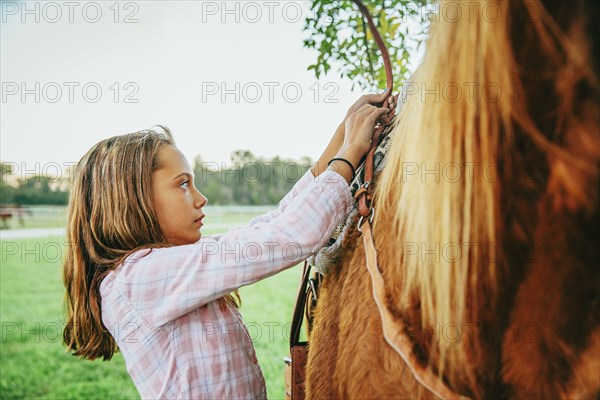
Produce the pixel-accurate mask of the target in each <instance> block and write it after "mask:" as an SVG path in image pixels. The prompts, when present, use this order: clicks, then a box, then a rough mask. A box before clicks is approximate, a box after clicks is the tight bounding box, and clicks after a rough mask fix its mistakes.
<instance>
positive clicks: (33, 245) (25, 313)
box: [0, 221, 300, 399]
mask: <svg viewBox="0 0 600 400" xmlns="http://www.w3.org/2000/svg"><path fill="white" fill-rule="evenodd" d="M242 222H243V221H242ZM210 233H211V232H210V231H208V230H207V231H206V232H205V234H210ZM63 242H64V239H63V238H60V237H56V238H45V239H27V240H11V241H3V242H2V243H1V246H2V251H1V255H0V258H1V260H0V261H1V263H0V265H1V267H0V319H1V321H2V335H1V342H0V398H2V399H30V398H40V399H113V398H114V399H117V398H118V399H136V398H139V395H138V393H137V391H136V389H135V387H134V385H133V383H132V382H131V379H130V377H129V375H128V373H127V371H126V368H125V363H124V361H123V358H122V356H121V354H120V353H117V354H116V355H115V357H114V358H113V359H112V360H111V361H109V362H103V361H94V362H90V361H87V360H81V359H78V358H76V357H73V356H71V355H69V354H68V353H66V352H65V351H64V345H63V344H62V336H61V334H62V328H63V326H64V317H63V311H62V310H63V308H62V307H63V303H62V302H63V294H64V289H63V286H62V282H61V277H60V272H61V271H60V269H61V257H60V256H61V254H59V253H60V251H63V252H64V247H63ZM59 249H61V250H59ZM299 275H300V270H299V268H298V267H295V268H292V269H290V270H287V271H284V272H282V273H280V274H278V275H276V276H274V277H271V278H269V279H266V280H264V281H261V282H258V283H256V284H254V285H251V286H248V287H245V288H242V289H241V291H240V293H241V296H242V314H243V315H244V322H245V323H246V325H247V327H248V329H249V332H250V335H251V336H252V338H253V340H254V344H255V347H256V352H257V357H258V359H259V363H260V365H261V367H262V369H263V373H264V375H265V380H266V382H267V391H268V396H269V398H270V399H279V398H283V397H284V396H283V393H284V383H283V357H284V356H286V355H287V354H288V347H287V338H286V337H285V334H286V333H287V332H288V329H289V328H288V325H286V324H288V323H289V321H290V319H291V313H292V307H293V303H294V300H295V293H296V289H297V284H298V280H299ZM286 328H287V329H286Z"/></svg>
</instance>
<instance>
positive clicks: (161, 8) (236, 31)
mask: <svg viewBox="0 0 600 400" xmlns="http://www.w3.org/2000/svg"><path fill="white" fill-rule="evenodd" d="M0 6H1V12H2V14H1V20H0V21H1V25H0V81H1V82H2V93H1V94H2V99H1V103H0V107H1V110H0V160H1V161H2V162H8V163H12V165H13V168H15V169H16V172H19V171H21V172H27V171H29V173H31V171H38V172H41V173H44V172H46V173H50V174H51V173H52V172H53V171H55V170H56V169H57V168H58V167H59V166H60V167H66V166H69V165H73V164H74V163H76V162H77V161H78V160H79V159H80V158H81V156H83V154H84V153H85V152H86V151H87V150H88V149H89V148H90V147H91V146H92V145H93V144H95V143H96V142H98V141H100V140H102V139H105V138H107V137H110V136H113V135H117V134H124V133H128V132H133V131H137V130H141V129H145V128H150V127H152V126H153V125H156V124H163V125H166V126H167V127H169V128H170V129H171V131H172V132H173V134H174V136H175V141H176V143H177V146H178V147H179V148H180V149H181V151H182V152H183V153H184V154H185V156H186V157H187V158H188V160H189V161H190V162H192V160H193V159H194V157H196V156H197V155H201V156H202V158H203V160H204V161H205V162H214V163H217V164H221V163H225V162H227V161H229V159H230V155H231V153H232V152H233V151H235V150H239V149H244V150H250V151H251V152H252V153H254V154H255V155H257V156H261V157H269V158H271V157H274V156H276V155H278V156H280V157H284V158H293V159H299V158H301V157H304V156H307V157H310V158H311V159H313V160H316V159H317V158H318V157H319V155H320V154H321V152H322V151H323V149H324V148H325V147H326V145H327V143H328V142H329V139H330V138H331V136H332V135H333V133H334V131H335V129H336V127H337V126H338V125H339V124H340V123H341V122H342V121H343V117H344V115H345V114H346V111H347V110H348V108H349V107H350V106H351V105H352V103H354V101H356V100H357V99H358V98H359V97H360V96H361V95H362V94H364V93H362V92H360V89H358V88H357V89H356V91H355V92H352V91H351V90H350V87H351V83H350V82H349V81H348V80H347V79H345V80H344V79H341V78H340V77H339V73H337V72H336V71H330V72H329V73H328V74H327V75H326V76H325V77H323V76H322V77H321V79H320V80H317V79H316V78H315V76H314V73H313V72H312V71H308V70H307V67H308V66H309V65H310V64H312V63H314V61H315V60H316V57H317V54H316V52H315V51H314V50H311V49H306V48H304V47H303V45H302V42H303V39H305V38H307V33H305V32H303V31H302V29H303V27H304V20H305V18H306V17H307V16H308V15H310V14H309V13H310V9H309V2H308V1H302V0H301V1H227V2H224V1H154V0H153V1H135V2H127V1H123V2H115V1H96V2H79V1H72V2H68V1H65V2H61V1H57V2H42V1H28V2H15V1H2V2H0Z"/></svg>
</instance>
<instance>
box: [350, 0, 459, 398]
mask: <svg viewBox="0 0 600 400" xmlns="http://www.w3.org/2000/svg"><path fill="white" fill-rule="evenodd" d="M352 1H353V2H354V3H355V4H356V5H357V6H358V8H359V9H360V11H361V12H362V14H363V16H364V17H365V18H366V20H367V22H368V24H369V28H370V30H371V33H372V34H373V38H374V39H375V42H376V43H377V46H378V47H379V49H380V51H381V54H382V56H383V62H384V65H385V73H386V79H387V90H386V92H385V93H386V97H385V100H384V102H383V105H384V107H389V100H390V95H391V93H392V90H393V85H394V81H393V76H392V65H391V62H390V56H389V53H388V50H387V48H386V46H385V44H384V42H383V40H382V39H381V35H380V34H379V31H378V30H377V27H376V26H375V24H374V23H373V19H372V18H371V15H370V13H369V10H368V8H367V7H366V6H365V5H364V4H363V3H362V1H361V0H352ZM394 111H395V110H392V111H391V112H390V113H389V114H387V115H385V116H383V117H381V118H380V119H379V120H378V123H377V125H376V126H375V129H374V131H373V138H372V140H371V147H370V149H369V151H368V153H367V155H366V159H365V175H364V183H363V184H362V186H361V187H360V188H359V189H358V190H357V191H356V192H355V194H354V198H355V200H357V202H358V211H359V214H360V218H359V220H358V231H359V232H360V233H361V234H362V238H363V243H364V246H365V256H366V262H367V269H368V271H369V275H370V276H371V283H372V287H373V299H374V300H375V303H376V304H377V308H378V310H379V314H380V316H381V323H382V328H383V336H384V338H385V340H386V342H387V343H388V344H389V345H390V346H391V347H392V348H393V349H394V350H395V351H396V353H398V354H399V355H400V357H402V360H403V361H404V362H405V363H406V365H407V366H408V368H409V369H410V371H411V373H412V375H413V377H414V378H415V380H416V381H417V382H419V383H420V384H421V385H422V386H423V387H424V388H425V389H427V390H428V391H430V392H431V393H433V394H434V395H436V396H437V397H439V398H441V399H466V398H465V397H463V396H461V395H459V394H458V393H456V392H454V391H453V390H452V389H450V388H449V387H448V386H447V385H446V384H445V383H444V381H443V380H442V379H441V378H440V377H438V376H437V375H436V374H435V372H434V371H433V370H432V369H431V368H429V367H427V366H424V365H422V364H421V363H420V362H419V360H418V359H417V357H416V356H415V354H414V353H413V351H412V343H410V341H408V340H406V338H405V336H403V334H404V332H406V327H405V325H404V323H403V321H401V320H398V319H395V318H394V317H393V316H392V314H391V312H390V311H389V309H388V308H387V307H386V302H385V290H384V281H383V277H382V275H381V270H380V268H379V265H378V263H377V250H376V249H375V244H374V242H373V234H372V231H371V229H372V227H371V224H372V223H373V216H374V215H375V208H374V207H373V204H372V192H371V191H372V189H371V185H372V180H373V163H374V155H375V149H376V148H377V146H378V144H379V141H380V140H381V134H382V132H383V131H384V129H385V128H386V127H387V126H388V125H389V124H390V123H391V117H392V116H393V115H394Z"/></svg>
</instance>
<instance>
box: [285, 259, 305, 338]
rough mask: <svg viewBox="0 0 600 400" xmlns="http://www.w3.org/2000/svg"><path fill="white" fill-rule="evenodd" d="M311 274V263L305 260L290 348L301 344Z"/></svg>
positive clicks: (291, 330) (293, 318)
mask: <svg viewBox="0 0 600 400" xmlns="http://www.w3.org/2000/svg"><path fill="white" fill-rule="evenodd" d="M309 276H310V264H309V263H308V262H307V261H304V269H303V272H302V279H301V280H300V287H299V288H298V296H297V297H296V304H295V305H294V314H293V317H292V326H291V328H290V349H291V348H292V347H294V346H296V345H298V344H300V330H301V329H302V320H303V319H304V308H305V304H306V292H307V287H306V285H307V283H308V279H309Z"/></svg>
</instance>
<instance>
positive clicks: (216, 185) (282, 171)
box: [0, 150, 312, 205]
mask: <svg viewBox="0 0 600 400" xmlns="http://www.w3.org/2000/svg"><path fill="white" fill-rule="evenodd" d="M1 165H2V181H1V182H0V204H31V205H34V204H36V205H37V204H45V205H67V203H68V201H69V188H70V179H69V178H68V177H65V178H60V179H58V178H56V177H47V176H40V175H36V176H29V177H27V178H26V179H9V176H10V175H11V174H13V171H12V170H11V166H10V165H8V164H4V163H3V164H1ZM311 166H312V161H311V160H310V159H309V158H306V157H305V158H303V159H301V160H299V161H296V160H289V159H282V158H279V157H275V158H273V159H265V158H257V157H255V156H254V155H253V154H252V153H251V152H249V151H245V150H238V151H235V152H234V153H232V155H231V162H230V163H229V164H228V166H225V165H224V163H214V162H205V161H203V160H202V158H201V157H199V156H198V157H196V159H195V160H194V163H193V169H194V174H195V180H194V184H195V185H196V187H197V188H198V190H200V192H202V194H203V195H204V196H206V197H207V198H208V204H210V205H271V204H277V203H278V202H279V200H281V199H282V198H283V196H285V194H286V193H287V192H289V191H290V190H291V188H292V187H293V186H294V183H296V181H298V179H300V177H301V176H302V175H303V174H304V173H305V172H306V171H307V170H308V168H310V167H311ZM12 181H16V182H17V183H16V184H9V183H7V182H12Z"/></svg>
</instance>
